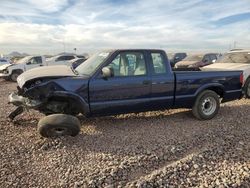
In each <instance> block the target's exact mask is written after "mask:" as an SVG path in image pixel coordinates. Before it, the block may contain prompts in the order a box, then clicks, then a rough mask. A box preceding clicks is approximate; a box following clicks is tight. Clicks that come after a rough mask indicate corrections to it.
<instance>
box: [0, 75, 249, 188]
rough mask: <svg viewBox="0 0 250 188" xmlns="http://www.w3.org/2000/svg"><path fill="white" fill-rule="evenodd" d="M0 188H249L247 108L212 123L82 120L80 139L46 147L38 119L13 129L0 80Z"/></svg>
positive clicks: (227, 108)
mask: <svg viewBox="0 0 250 188" xmlns="http://www.w3.org/2000/svg"><path fill="white" fill-rule="evenodd" d="M0 84H1V87H0V102H1V105H0V120H1V122H0V135H1V136H0V187H11V188H12V187H250V144H249V143H250V100H247V99H242V100H239V101H234V102H230V103H227V104H223V105H222V107H221V110H220V112H219V114H218V116H216V117H215V118H214V119H212V120H209V121H198V120H196V119H195V118H193V116H192V114H191V113H190V111H189V110H186V109H181V110H169V111H168V110H166V111H157V112H147V113H140V114H129V115H120V116H113V117H103V118H91V119H84V118H83V117H81V116H80V117H79V118H80V119H81V122H82V128H81V133H80V135H78V136H77V137H74V138H72V137H66V138H59V139H45V138H42V137H40V136H39V134H38V133H37V131H36V124H37V122H38V120H39V117H42V115H41V114H39V113H37V112H33V111H30V112H27V113H25V114H23V115H21V116H19V117H18V118H17V119H16V120H15V121H14V122H10V121H8V120H7V118H6V116H7V114H8V113H9V112H11V111H12V110H13V109H14V108H13V106H11V105H9V104H7V102H8V101H7V95H8V94H9V93H10V92H11V91H14V90H15V87H16V84H15V83H10V82H5V81H3V80H0Z"/></svg>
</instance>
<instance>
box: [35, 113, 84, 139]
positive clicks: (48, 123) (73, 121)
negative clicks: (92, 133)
mask: <svg viewBox="0 0 250 188" xmlns="http://www.w3.org/2000/svg"><path fill="white" fill-rule="evenodd" d="M80 126H81V124H80V121H79V120H78V118H77V117H74V116H71V115H67V114H52V115H49V116H46V117H44V118H42V119H41V120H40V121H39V122H38V132H39V133H40V134H41V135H42V136H43V137H47V138H49V137H58V136H66V135H68V136H76V135H78V134H79V132H80ZM57 128H63V129H66V130H67V132H66V134H64V135H55V133H54V132H53V129H57Z"/></svg>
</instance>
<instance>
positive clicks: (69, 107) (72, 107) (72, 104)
mask: <svg viewBox="0 0 250 188" xmlns="http://www.w3.org/2000/svg"><path fill="white" fill-rule="evenodd" d="M47 104H53V105H56V104H58V105H60V104H61V105H62V106H63V107H65V108H66V109H65V110H66V111H67V113H69V114H71V112H72V113H74V112H75V113H77V112H78V113H80V109H79V103H78V102H77V101H76V100H75V99H73V98H71V97H59V96H53V97H50V98H49V99H48V101H47Z"/></svg>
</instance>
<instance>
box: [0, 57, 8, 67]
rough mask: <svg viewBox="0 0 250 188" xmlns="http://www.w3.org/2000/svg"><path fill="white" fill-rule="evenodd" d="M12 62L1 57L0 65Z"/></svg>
mask: <svg viewBox="0 0 250 188" xmlns="http://www.w3.org/2000/svg"><path fill="white" fill-rule="evenodd" d="M6 64H10V61H9V60H7V59H5V58H0V66H1V65H6Z"/></svg>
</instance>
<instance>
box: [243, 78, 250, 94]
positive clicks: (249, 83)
mask: <svg viewBox="0 0 250 188" xmlns="http://www.w3.org/2000/svg"><path fill="white" fill-rule="evenodd" d="M244 93H245V96H246V98H248V99H249V98H250V78H248V79H247V80H246V83H245V84H244Z"/></svg>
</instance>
